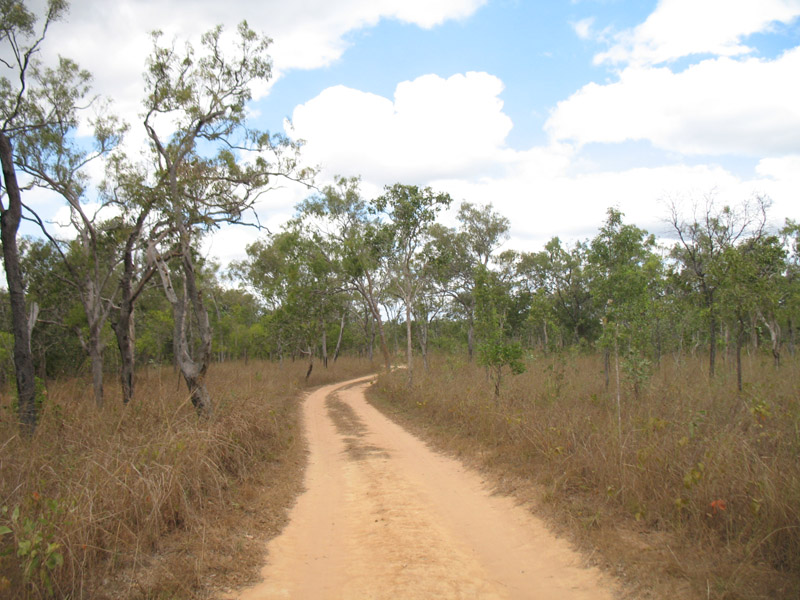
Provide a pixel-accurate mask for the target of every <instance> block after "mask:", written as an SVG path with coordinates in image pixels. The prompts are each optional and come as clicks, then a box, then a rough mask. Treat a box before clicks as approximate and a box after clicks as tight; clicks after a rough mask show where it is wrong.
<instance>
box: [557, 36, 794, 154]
mask: <svg viewBox="0 0 800 600" xmlns="http://www.w3.org/2000/svg"><path fill="white" fill-rule="evenodd" d="M798 73H800V47H798V48H795V49H793V50H789V51H787V52H786V53H784V54H783V55H782V56H780V57H779V58H777V59H775V60H759V59H756V58H750V59H746V60H733V59H730V58H718V59H710V60H705V61H702V62H700V63H698V64H696V65H693V66H691V67H689V68H687V69H686V70H684V71H682V72H680V73H673V72H672V71H671V70H670V69H668V68H666V67H660V68H642V67H634V66H631V67H627V68H625V69H624V70H623V71H622V72H621V73H620V75H619V81H617V82H614V83H610V84H607V85H598V84H596V83H590V84H588V85H586V86H584V87H583V88H581V89H580V90H578V91H577V92H576V93H575V94H573V95H572V96H570V97H569V98H567V99H566V100H564V101H562V102H559V103H558V105H557V107H556V108H555V109H554V111H553V112H552V114H551V116H550V118H549V119H548V121H547V123H546V125H545V129H546V130H547V132H548V133H549V135H550V136H551V137H552V138H553V139H555V140H571V141H574V142H577V143H578V144H587V143H590V142H601V143H616V142H623V141H625V140H650V141H651V142H652V143H653V144H654V145H655V146H657V147H659V148H663V149H666V150H671V151H677V152H682V153H686V154H744V155H749V156H769V155H782V154H790V153H798V152H800V78H798V76H797V74H798Z"/></svg>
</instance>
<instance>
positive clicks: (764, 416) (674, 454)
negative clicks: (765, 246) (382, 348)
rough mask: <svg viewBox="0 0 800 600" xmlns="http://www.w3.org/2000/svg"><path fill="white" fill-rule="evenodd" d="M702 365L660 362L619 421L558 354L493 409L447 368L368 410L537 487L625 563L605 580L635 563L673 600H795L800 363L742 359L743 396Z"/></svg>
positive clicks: (608, 399) (483, 381) (486, 397)
mask: <svg viewBox="0 0 800 600" xmlns="http://www.w3.org/2000/svg"><path fill="white" fill-rule="evenodd" d="M704 366H705V359H703V358H701V357H697V358H690V357H668V358H664V359H663V360H662V361H661V364H660V365H658V366H657V367H656V368H655V369H654V371H653V373H652V375H651V377H650V379H649V380H648V381H647V382H646V383H645V384H644V386H643V387H642V389H641V390H640V392H639V397H638V398H637V397H635V394H634V390H633V387H632V386H629V385H626V384H625V383H624V382H623V388H622V393H621V406H620V408H621V411H620V414H619V415H618V409H617V402H616V393H615V389H614V388H615V385H614V378H613V375H612V379H611V386H610V387H611V389H609V390H606V388H605V382H604V379H605V378H604V376H603V363H602V359H601V358H600V357H593V356H582V355H568V354H560V355H550V356H540V357H536V358H534V359H532V360H531V361H530V362H529V364H528V371H527V372H526V373H525V374H523V375H520V376H517V377H513V378H512V377H510V376H508V377H507V378H506V380H505V383H504V389H503V393H502V395H501V398H500V399H499V400H498V401H495V400H494V398H493V388H492V383H491V382H490V381H488V378H487V376H486V373H485V371H484V370H483V369H481V368H480V367H477V366H475V365H471V364H467V363H466V362H464V361H463V360H460V359H457V358H440V359H439V360H437V361H435V363H434V365H433V366H432V368H431V370H430V371H429V372H427V373H423V372H421V370H419V372H418V374H415V376H416V380H415V384H414V386H413V388H412V389H410V390H409V389H408V388H407V386H406V376H405V374H404V373H392V374H386V375H382V376H381V377H380V378H379V380H378V384H377V386H376V388H375V392H376V394H375V398H376V401H378V402H380V403H382V405H383V406H384V407H386V408H387V409H388V410H389V411H395V412H397V413H398V415H399V416H400V418H404V419H410V420H411V421H412V422H415V423H417V425H418V426H419V427H421V428H422V429H421V431H423V432H425V431H427V434H428V435H431V436H433V437H434V438H435V440H437V443H439V444H441V445H443V446H444V447H446V448H447V449H449V450H453V451H456V452H462V453H467V454H469V455H471V456H478V457H480V460H481V461H482V462H483V464H484V465H486V466H488V467H490V468H493V469H494V470H496V471H498V472H500V473H502V474H505V475H508V474H511V475H514V476H516V477H522V478H525V479H526V480H529V481H533V482H535V483H536V484H538V485H539V486H540V487H541V490H542V493H541V498H542V499H543V501H544V503H545V504H546V505H547V504H549V505H550V506H551V507H552V508H553V510H555V511H556V512H557V513H558V514H559V515H560V519H561V522H562V523H564V522H566V523H567V524H568V525H569V526H570V527H571V529H572V531H573V533H575V534H576V536H577V538H579V539H583V541H584V542H585V543H586V544H587V545H589V546H592V547H601V548H602V547H603V546H604V545H605V547H606V549H607V550H608V551H609V552H610V553H611V555H608V556H607V557H606V560H607V562H608V563H609V564H617V563H618V559H619V558H620V556H614V555H613V554H614V552H619V553H622V554H627V558H625V560H628V561H630V562H629V564H628V566H621V567H617V570H627V571H629V572H631V571H636V570H637V564H638V571H637V572H638V575H637V577H644V578H645V579H648V578H649V580H650V581H649V585H651V586H652V585H655V583H657V582H656V580H657V579H658V578H659V577H661V576H670V577H673V578H677V579H679V580H682V581H684V582H685V583H686V589H685V590H684V592H682V595H683V594H684V593H685V597H697V598H798V597H800V460H799V457H800V360H798V359H796V358H795V359H787V360H786V361H785V363H784V364H783V365H782V366H781V367H780V368H779V369H775V368H774V367H773V366H772V365H771V359H770V358H768V357H762V356H753V357H749V358H747V359H746V363H745V380H746V382H747V383H746V385H745V389H744V391H743V392H742V393H739V392H737V389H736V378H735V372H734V370H733V366H732V365H728V364H725V363H723V364H722V365H721V366H720V368H719V371H721V373H719V374H718V376H717V377H716V378H715V379H714V380H712V381H710V382H709V380H708V377H707V375H706V372H705V370H704ZM381 398H382V400H381ZM623 530H624V531H626V532H629V533H630V532H633V533H641V534H642V535H641V536H639V539H638V541H633V538H632V537H631V536H623V538H620V536H619V535H618V534H620V532H621V531H623ZM614 535H616V536H617V538H618V539H617V543H616V546H615V545H614V544H613V543H611V542H610V541H609V540H610V538H611V537H614ZM620 539H622V542H620ZM642 540H646V541H645V542H643V541H642ZM626 545H627V546H629V547H630V548H628V549H626V548H624V546H626ZM615 548H616V549H615ZM644 587H647V586H646V585H645V586H644ZM642 589H644V588H642Z"/></svg>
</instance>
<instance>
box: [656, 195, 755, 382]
mask: <svg viewBox="0 0 800 600" xmlns="http://www.w3.org/2000/svg"><path fill="white" fill-rule="evenodd" d="M768 206H769V201H768V200H767V199H766V198H762V197H755V198H753V199H752V200H748V201H745V202H743V203H742V204H741V206H740V207H738V208H737V209H733V208H731V207H730V206H723V207H722V208H721V209H720V208H718V206H717V205H716V203H715V201H714V198H713V196H708V197H706V198H705V203H704V205H703V206H702V207H698V206H695V207H694V210H693V214H692V215H691V216H690V217H688V218H687V217H684V216H682V215H681V214H680V212H679V210H678V207H677V205H676V204H674V203H673V204H672V205H671V207H670V216H669V221H670V224H671V225H672V229H673V230H674V232H675V234H676V235H677V237H678V241H677V243H676V244H675V245H674V246H673V248H672V258H673V259H675V260H676V261H678V263H679V265H680V267H681V270H682V272H683V275H684V276H685V278H686V280H687V282H688V283H689V284H690V286H691V289H692V291H693V294H694V295H695V296H697V297H698V298H699V300H700V302H701V304H702V306H703V311H704V317H705V321H706V324H707V329H708V372H709V375H710V376H712V377H713V376H714V372H715V366H716V357H717V336H718V333H719V331H718V330H719V320H720V316H719V312H720V306H719V297H718V296H719V291H720V288H721V287H722V286H724V285H725V280H726V278H727V276H728V273H729V270H730V268H731V267H732V265H733V264H734V263H733V262H731V261H725V260H724V255H725V253H726V252H727V251H728V250H729V249H730V248H732V247H734V246H736V245H738V244H739V243H741V242H744V241H745V240H747V239H750V238H757V237H760V236H761V234H762V233H763V230H764V226H765V224H766V211H767V208H768Z"/></svg>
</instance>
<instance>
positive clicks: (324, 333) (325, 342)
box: [320, 320, 328, 369]
mask: <svg viewBox="0 0 800 600" xmlns="http://www.w3.org/2000/svg"><path fill="white" fill-rule="evenodd" d="M320 324H321V326H322V364H323V365H324V366H325V368H326V369H327V368H328V332H327V330H326V328H325V321H324V320H320Z"/></svg>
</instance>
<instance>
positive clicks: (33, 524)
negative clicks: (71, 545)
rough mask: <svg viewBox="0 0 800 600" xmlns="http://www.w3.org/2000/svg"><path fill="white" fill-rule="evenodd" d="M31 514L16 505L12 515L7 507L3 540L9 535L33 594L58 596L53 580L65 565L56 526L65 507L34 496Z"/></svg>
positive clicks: (1, 514) (0, 532)
mask: <svg viewBox="0 0 800 600" xmlns="http://www.w3.org/2000/svg"><path fill="white" fill-rule="evenodd" d="M30 510H31V515H26V514H23V513H22V511H21V509H20V507H19V506H15V507H14V509H13V510H12V511H11V514H9V509H8V507H7V506H3V507H2V509H0V541H2V538H4V537H5V536H7V535H9V536H11V537H12V538H13V550H12V552H13V553H14V554H15V556H16V558H17V559H18V560H19V565H20V570H21V575H22V581H23V582H24V583H25V585H26V586H28V587H29V588H30V589H31V590H32V591H35V592H36V593H37V594H39V595H41V596H45V597H48V598H50V597H54V596H55V589H54V588H53V577H54V574H55V572H56V571H57V570H58V569H60V568H61V566H62V565H63V564H64V557H63V555H62V554H61V552H59V550H60V548H61V544H59V543H58V542H57V541H56V533H57V529H56V526H57V525H56V524H57V523H58V522H59V521H60V515H61V513H63V508H62V507H61V506H60V505H59V503H58V501H56V500H54V499H42V498H40V497H39V495H38V494H37V493H34V495H33V497H32V502H31V507H30Z"/></svg>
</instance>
